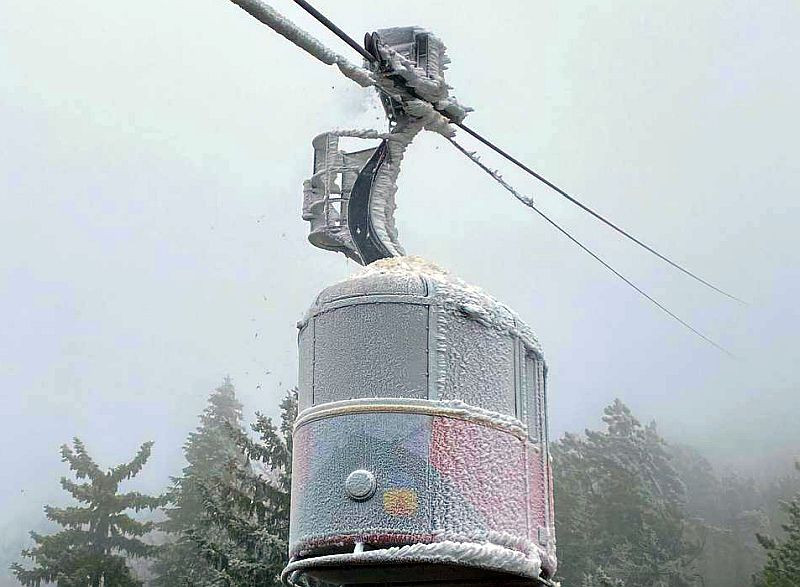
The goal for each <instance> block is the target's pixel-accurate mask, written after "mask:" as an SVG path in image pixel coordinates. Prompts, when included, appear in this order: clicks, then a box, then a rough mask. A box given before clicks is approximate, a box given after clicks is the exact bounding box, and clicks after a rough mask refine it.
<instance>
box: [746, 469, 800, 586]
mask: <svg viewBox="0 0 800 587" xmlns="http://www.w3.org/2000/svg"><path fill="white" fill-rule="evenodd" d="M795 467H796V468H797V470H798V471H800V462H798V463H796V464H795ZM782 505H783V509H784V511H785V513H786V515H787V518H788V519H787V521H786V523H784V524H782V525H781V528H782V530H783V531H784V533H785V537H784V539H783V540H781V541H777V540H775V539H772V538H769V537H767V536H763V535H760V534H759V535H757V537H758V541H759V542H760V543H761V546H763V547H764V549H765V550H766V552H767V562H766V564H765V565H764V569H763V570H762V571H761V574H760V576H759V577H757V578H756V580H755V583H756V585H758V586H759V587H797V586H798V585H800V493H798V494H797V495H796V496H795V498H794V499H792V500H791V501H788V502H783V504H782Z"/></svg>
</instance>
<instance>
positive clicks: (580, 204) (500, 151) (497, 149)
mask: <svg viewBox="0 0 800 587" xmlns="http://www.w3.org/2000/svg"><path fill="white" fill-rule="evenodd" d="M454 124H455V125H456V126H458V127H459V128H460V129H462V130H464V131H466V132H467V133H469V134H470V135H472V136H473V137H475V138H476V139H478V140H479V141H480V142H481V143H483V144H484V145H486V146H487V147H489V148H490V149H492V150H493V151H495V152H496V153H498V154H500V155H502V156H503V157H505V158H506V159H508V160H509V161H511V162H512V163H513V164H514V165H516V166H517V167H519V168H520V169H522V170H524V171H526V172H527V173H529V174H530V175H532V176H533V177H535V178H536V179H538V180H539V181H541V182H542V183H543V184H545V185H546V186H547V187H549V188H551V189H553V190H555V191H556V192H558V193H559V194H560V195H562V196H563V197H565V198H566V199H567V200H569V201H570V202H572V203H573V204H575V205H576V206H578V207H579V208H580V209H582V210H584V211H585V212H588V213H589V214H591V215H592V216H594V217H595V218H597V219H598V220H600V221H601V222H603V223H604V224H606V225H608V226H610V227H611V228H613V229H614V230H616V231H617V232H618V233H620V234H622V235H623V236H625V237H626V238H628V239H630V240H632V241H633V242H635V243H636V244H637V245H639V246H640V247H642V248H644V249H645V250H647V251H649V252H651V253H652V254H654V255H655V256H656V257H658V258H659V259H661V260H662V261H666V262H667V263H669V264H670V265H672V266H673V267H675V268H676V269H678V270H679V271H682V272H683V273H685V274H686V275H688V276H690V277H692V278H693V279H696V280H697V281H699V282H700V283H702V284H703V285H705V286H706V287H709V288H711V289H713V290H714V291H716V292H718V293H721V294H722V295H724V296H727V297H729V298H731V299H732V300H736V301H737V302H739V303H742V304H745V305H747V302H745V301H744V300H741V299H739V298H737V297H736V296H734V295H732V294H729V293H728V292H726V291H724V290H721V289H720V288H718V287H717V286H715V285H713V284H711V283H709V282H708V281H706V280H705V279H703V278H702V277H700V276H698V275H695V274H694V273H692V272H691V271H689V270H688V269H686V268H684V267H682V266H681V265H679V264H677V263H675V262H674V261H672V260H671V259H669V258H668V257H665V256H664V255H662V254H661V253H659V252H658V251H656V250H655V249H654V248H652V247H651V246H649V245H647V244H645V243H643V242H642V241H641V240H639V239H638V238H636V237H635V236H633V235H632V234H630V233H629V232H627V231H625V230H624V229H622V228H620V227H619V226H617V225H616V224H614V223H613V222H611V221H610V220H608V219H607V218H605V217H604V216H602V215H601V214H599V213H598V212H595V211H594V210H592V209H591V208H589V206H587V205H586V204H584V203H583V202H581V201H580V200H578V199H576V198H574V197H573V196H571V195H569V194H568V193H567V192H566V191H564V190H562V189H561V188H560V187H558V186H557V185H555V184H554V183H553V182H551V181H550V180H548V179H547V178H545V177H543V176H542V175H540V174H538V173H536V172H535V171H534V170H533V169H531V168H530V167H528V166H527V165H525V164H524V163H522V162H521V161H520V160H518V159H516V158H515V157H513V156H512V155H510V154H508V153H506V152H505V151H504V150H503V149H501V148H500V147H498V146H497V145H495V144H494V143H492V142H491V141H490V140H488V139H486V138H484V137H482V136H481V135H480V134H479V133H477V132H475V131H474V130H472V129H471V128H469V127H468V126H467V125H465V124H464V123H461V122H455V123H454Z"/></svg>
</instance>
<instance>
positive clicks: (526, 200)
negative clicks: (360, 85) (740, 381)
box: [445, 137, 735, 358]
mask: <svg viewBox="0 0 800 587" xmlns="http://www.w3.org/2000/svg"><path fill="white" fill-rule="evenodd" d="M445 138H446V139H447V140H448V141H450V144H452V145H453V146H454V147H455V148H456V149H458V150H459V151H461V153H463V154H464V155H465V156H466V157H467V158H468V159H469V160H470V161H472V162H473V163H474V164H475V165H477V166H478V167H480V168H481V169H482V170H483V171H484V172H486V173H487V174H489V175H490V176H491V177H492V178H493V179H494V180H495V181H496V182H498V183H499V184H500V185H501V186H503V187H504V188H505V189H507V190H508V191H510V192H511V193H512V194H514V196H515V197H516V198H517V199H518V200H520V201H521V202H522V203H523V204H525V205H526V206H528V207H529V208H531V209H532V210H533V211H534V212H536V213H537V214H538V215H539V216H541V217H542V218H544V219H545V220H546V221H547V222H548V223H549V224H551V225H552V226H553V227H555V228H556V230H558V231H559V232H560V233H561V234H563V235H564V236H566V237H567V238H568V239H569V240H571V241H572V242H573V243H575V244H576V245H578V246H579V247H580V248H581V249H583V251H584V252H586V253H588V254H589V255H591V256H592V257H593V258H594V259H595V260H596V261H598V262H599V263H600V264H601V265H603V267H605V268H606V269H608V270H609V271H611V272H612V273H613V274H614V275H616V276H617V277H619V278H620V279H621V280H622V281H624V282H625V283H627V284H628V285H629V286H631V287H632V288H633V289H635V290H636V291H637V292H639V294H641V295H642V296H644V297H645V298H647V299H648V300H649V301H650V302H652V303H653V304H655V305H656V306H657V307H658V308H659V309H660V310H661V311H663V312H664V313H666V314H667V315H668V316H670V317H671V318H673V319H675V320H677V321H678V322H680V323H681V324H682V325H683V326H685V327H686V328H688V329H689V330H690V331H692V332H693V333H694V334H696V335H697V336H699V337H700V338H702V339H703V340H704V341H706V342H707V343H709V344H710V345H712V346H713V347H715V348H717V349H718V350H720V351H722V352H723V353H725V354H726V355H728V356H729V357H731V358H735V357H734V355H733V354H732V353H731V352H730V351H728V350H727V349H726V348H724V347H722V346H721V345H719V344H717V343H716V342H714V341H713V340H712V339H710V338H709V337H707V336H706V335H705V334H703V333H702V332H700V331H699V330H697V329H696V328H694V327H693V326H692V325H691V324H689V323H688V322H686V321H685V320H684V319H683V318H681V317H680V316H678V315H677V314H675V313H674V312H672V311H671V310H669V309H668V308H667V307H666V306H664V305H663V304H661V302H659V301H658V300H656V299H655V298H653V297H652V296H650V295H649V294H648V293H646V292H645V291H644V290H642V289H641V288H640V287H639V286H637V285H636V284H635V283H633V282H632V281H631V280H630V279H628V278H627V277H625V276H624V275H622V274H621V273H620V272H619V271H617V270H616V269H614V268H613V267H612V266H611V265H609V264H608V263H607V262H606V261H604V260H603V259H602V258H601V257H600V256H599V255H597V254H596V253H595V252H594V251H592V250H591V249H589V248H588V247H587V246H586V245H584V244H583V243H582V242H580V241H579V240H578V239H576V238H575V237H574V236H572V235H571V234H570V233H569V232H567V230H566V229H564V228H562V227H561V225H560V224H558V223H557V222H556V221H555V220H553V219H552V218H550V217H549V216H548V215H547V214H545V213H544V212H542V211H541V210H540V209H539V208H537V207H536V205H535V204H534V201H533V198H531V197H529V196H522V197H521V195H520V193H519V192H518V191H517V190H515V189H514V188H513V187H511V186H510V185H509V184H508V183H507V182H506V181H504V180H503V179H502V177H501V176H500V174H499V173H497V171H495V170H494V169H492V168H491V167H488V166H487V165H485V164H484V163H483V162H482V161H481V160H480V158H479V157H478V156H477V155H476V154H475V153H474V152H472V151H468V150H467V149H465V148H464V147H463V146H461V145H460V144H459V143H458V142H457V141H456V140H455V139H453V138H450V137H445Z"/></svg>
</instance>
